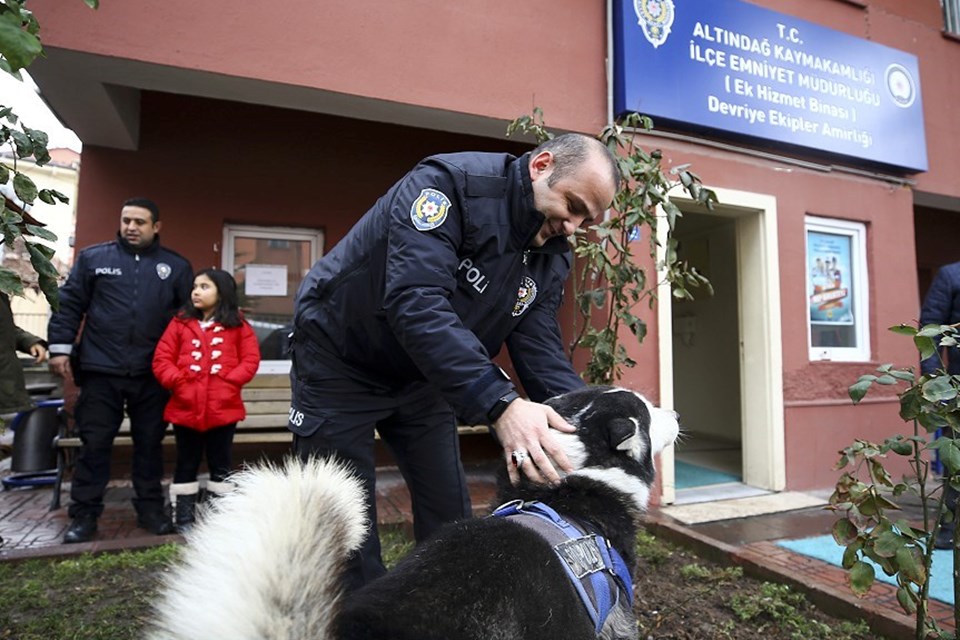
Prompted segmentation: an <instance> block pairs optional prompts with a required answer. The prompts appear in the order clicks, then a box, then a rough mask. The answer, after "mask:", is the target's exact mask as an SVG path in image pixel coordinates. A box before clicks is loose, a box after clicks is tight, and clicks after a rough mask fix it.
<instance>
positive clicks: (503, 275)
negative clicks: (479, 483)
mask: <svg viewBox="0 0 960 640" xmlns="http://www.w3.org/2000/svg"><path fill="white" fill-rule="evenodd" d="M618 181H619V172H618V170H617V166H616V161H615V159H614V157H613V156H612V155H611V154H610V152H609V151H608V150H607V148H606V147H605V146H604V145H602V144H601V143H600V142H598V141H597V140H595V139H593V138H590V137H587V136H583V135H579V134H565V135H562V136H559V137H557V138H555V139H554V140H551V141H549V142H547V143H545V144H543V145H541V146H540V147H538V148H537V149H535V150H534V151H533V152H531V153H528V154H526V155H524V156H522V157H520V158H516V157H514V156H511V155H507V154H494V153H457V154H449V155H439V156H433V157H430V158H427V159H425V160H423V161H422V162H421V163H420V164H418V165H417V166H416V167H415V168H414V169H413V170H412V171H411V172H410V173H408V174H407V175H406V176H405V177H404V178H403V179H401V180H400V181H399V182H398V183H397V184H395V185H394V186H393V187H392V188H391V189H390V190H389V191H388V192H387V193H386V194H385V195H384V196H383V197H381V198H380V199H379V200H378V201H377V202H376V204H374V206H373V207H372V208H371V209H370V210H369V211H368V212H367V213H366V214H365V215H364V216H363V217H362V218H361V219H360V221H359V222H358V223H357V224H356V225H355V226H354V227H353V229H352V230H351V231H350V232H349V233H348V234H347V236H346V237H345V238H344V239H343V240H342V241H341V242H340V243H338V244H337V245H336V246H335V247H334V248H333V250H332V251H330V253H329V254H327V255H326V256H324V258H323V259H321V260H320V261H319V262H317V263H316V264H315V265H314V266H313V268H312V269H311V270H310V272H309V274H308V275H307V277H306V278H305V280H304V281H303V282H302V283H301V286H300V289H299V291H298V293H297V300H296V304H295V318H294V333H293V366H292V370H291V384H292V390H293V398H292V406H291V409H290V422H289V427H290V429H291V430H292V431H293V432H294V434H295V437H294V449H295V451H296V452H297V453H298V454H299V455H300V456H301V457H303V458H306V457H308V456H310V455H315V454H321V455H326V454H332V453H333V454H336V455H338V456H339V457H340V458H342V459H344V460H346V461H348V462H349V463H350V464H351V465H353V466H354V467H355V468H356V470H357V472H358V473H359V475H360V477H361V478H362V479H363V480H364V482H365V485H366V490H367V510H368V516H369V519H370V522H371V524H372V531H371V534H370V535H369V536H368V538H367V540H366V541H365V543H364V546H363V548H362V549H361V551H360V553H359V555H358V556H357V557H355V558H353V559H352V562H351V567H350V569H349V571H348V573H347V578H346V580H347V584H346V586H347V587H348V588H355V587H357V586H360V585H361V584H363V583H364V582H366V581H369V580H371V579H373V578H375V577H377V576H378V575H380V574H382V573H383V572H384V568H383V564H382V562H381V559H380V545H379V541H378V539H377V531H376V522H377V519H376V512H375V508H376V507H375V500H374V482H375V470H374V454H373V451H374V449H373V444H374V429H376V431H377V432H378V433H379V435H380V437H381V438H382V440H383V441H384V442H385V443H386V444H387V446H388V447H390V449H391V450H392V452H393V453H394V455H395V458H396V460H397V463H398V465H399V467H400V470H401V472H402V473H403V476H404V478H405V480H406V482H407V486H408V488H409V489H410V492H411V496H412V505H413V512H414V533H415V536H416V538H417V540H418V541H420V540H423V539H424V538H426V537H427V536H429V535H430V534H431V533H432V532H433V531H434V530H435V529H436V528H437V527H439V526H440V525H441V524H442V523H443V522H447V521H450V520H455V519H458V518H461V517H467V516H469V515H470V497H469V494H468V492H467V488H466V482H465V479H464V472H463V467H462V465H461V464H460V456H459V453H460V452H459V443H458V439H457V431H456V418H455V417H454V416H455V415H456V416H458V417H459V419H460V420H461V421H462V422H463V423H465V424H482V423H483V424H490V425H492V427H493V428H494V431H495V433H496V436H497V438H498V440H499V442H500V444H501V445H502V446H503V448H504V457H505V460H506V462H507V469H508V472H509V474H510V477H511V479H512V480H513V481H517V480H518V479H519V474H520V472H522V473H524V474H526V475H527V476H528V477H529V478H530V479H532V480H534V481H537V482H543V481H557V480H559V475H558V473H557V470H556V469H554V467H553V465H552V464H551V462H550V459H548V455H549V456H550V458H552V459H553V460H554V461H555V462H556V464H557V465H558V466H559V467H560V468H561V469H562V470H569V468H570V467H569V461H568V460H567V458H566V456H565V455H564V453H563V451H562V450H561V448H560V447H559V445H558V443H557V442H556V441H555V439H554V436H553V435H552V434H551V432H550V429H551V428H553V429H557V430H560V431H572V430H573V428H572V427H571V426H570V425H568V424H567V423H566V422H565V421H564V420H563V419H562V418H561V417H560V416H559V415H557V414H556V412H554V411H553V410H552V409H550V408H549V407H547V406H545V405H542V404H538V402H541V401H543V400H545V399H547V398H549V397H551V396H553V395H556V394H559V393H564V392H567V391H571V390H573V389H576V388H579V387H580V386H583V384H584V383H583V381H582V380H581V379H580V377H579V376H578V375H577V373H576V372H575V371H574V370H573V368H572V366H571V364H570V361H569V360H568V358H567V357H566V356H565V354H564V349H563V344H562V341H561V335H560V329H559V326H558V323H557V318H556V316H557V311H558V308H559V307H560V303H561V299H562V295H563V287H564V283H565V281H566V279H567V274H568V273H569V271H570V266H571V253H570V249H569V244H568V242H567V237H568V236H570V235H572V234H573V232H574V231H575V230H576V229H577V227H579V226H580V225H581V224H583V223H584V222H590V221H593V220H596V219H597V218H599V217H601V216H602V215H603V213H604V211H605V210H606V209H607V208H608V207H609V206H610V204H611V202H612V200H613V197H614V193H615V191H616V188H617V184H618ZM503 344H506V345H507V347H508V349H509V352H510V356H511V360H512V362H513V364H514V366H515V367H516V370H517V373H518V375H519V377H520V380H521V381H522V383H523V387H524V390H525V391H526V393H527V394H528V395H529V397H530V398H531V399H532V400H533V401H527V400H524V399H522V398H520V397H519V394H518V392H517V389H516V388H515V387H514V384H513V382H512V381H511V380H510V379H509V378H508V377H507V375H506V374H505V373H504V372H503V371H502V370H501V369H500V368H499V367H498V366H497V365H495V364H494V363H493V362H492V361H491V359H492V358H493V357H495V356H496V355H497V353H498V352H499V351H500V349H501V347H502V346H503Z"/></svg>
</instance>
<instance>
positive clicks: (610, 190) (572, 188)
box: [530, 151, 615, 247]
mask: <svg viewBox="0 0 960 640" xmlns="http://www.w3.org/2000/svg"><path fill="white" fill-rule="evenodd" d="M554 168H555V165H554V161H553V154H552V153H551V152H549V151H544V152H541V153H539V154H537V155H536V156H535V157H533V158H532V159H531V160H530V180H531V181H532V183H533V204H534V206H535V207H536V208H537V211H539V212H540V213H542V214H543V216H544V218H546V219H545V220H544V221H543V226H542V227H540V231H539V233H537V235H536V237H535V238H534V239H533V241H532V242H531V243H530V244H531V246H534V247H542V246H543V244H544V243H545V242H546V241H547V240H549V239H551V238H554V237H558V236H564V237H570V236H572V235H573V233H574V232H575V231H576V230H577V229H578V228H579V227H580V226H581V225H583V224H590V223H592V222H593V221H594V220H597V219H599V218H600V217H602V216H603V212H604V211H605V210H606V209H607V208H609V207H610V204H611V203H612V202H613V196H614V191H615V189H614V184H613V178H612V177H611V175H610V165H609V163H608V162H607V160H606V158H604V157H602V156H601V155H600V153H597V152H594V153H593V155H592V156H591V157H590V158H589V159H588V160H587V161H585V162H584V163H583V164H582V165H580V166H579V167H577V168H576V169H574V170H573V171H571V172H569V173H567V175H565V176H563V177H561V178H560V179H558V180H556V181H555V182H554V183H553V184H552V185H551V184H549V182H550V174H552V173H553V170H554Z"/></svg>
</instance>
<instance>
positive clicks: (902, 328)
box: [889, 324, 917, 337]
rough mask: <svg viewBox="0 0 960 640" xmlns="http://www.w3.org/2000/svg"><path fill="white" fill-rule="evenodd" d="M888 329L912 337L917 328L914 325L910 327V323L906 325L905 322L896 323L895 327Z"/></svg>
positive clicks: (915, 333)
mask: <svg viewBox="0 0 960 640" xmlns="http://www.w3.org/2000/svg"><path fill="white" fill-rule="evenodd" d="M889 330H890V331H892V332H894V333H899V334H900V335H902V336H911V337H912V336H915V335H917V329H916V327H911V326H910V325H906V324H898V325H897V326H895V327H890V328H889Z"/></svg>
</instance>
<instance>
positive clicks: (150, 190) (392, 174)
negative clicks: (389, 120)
mask: <svg viewBox="0 0 960 640" xmlns="http://www.w3.org/2000/svg"><path fill="white" fill-rule="evenodd" d="M142 111H143V134H142V141H141V142H142V144H141V148H140V150H138V151H135V152H134V151H119V150H116V149H107V148H103V147H84V150H83V163H84V172H83V174H82V175H81V179H80V190H81V192H82V194H83V197H82V198H81V199H80V204H79V211H78V217H79V218H80V219H81V220H83V221H84V222H83V224H82V225H80V226H79V227H78V229H77V246H78V247H83V246H86V245H89V244H93V243H95V242H102V241H104V240H109V239H112V238H113V237H114V236H115V234H116V232H117V229H118V228H119V224H120V205H121V203H122V202H123V201H124V200H125V199H127V198H129V197H133V196H146V197H149V198H153V199H155V200H156V202H157V203H158V204H159V205H160V210H161V222H162V223H163V229H162V230H161V237H162V239H163V242H164V244H165V245H167V246H168V247H170V248H173V249H175V250H177V251H179V252H180V253H182V254H183V255H185V256H186V257H187V258H189V259H190V261H191V262H192V263H193V265H194V267H196V268H200V267H204V266H211V265H213V266H219V265H220V255H219V253H218V250H219V243H220V242H221V237H222V228H223V224H224V223H227V222H230V223H242V224H266V225H275V226H291V227H311V228H321V229H323V230H324V231H325V234H326V235H325V242H326V247H325V249H326V250H329V249H330V247H332V246H333V245H334V244H335V243H336V242H337V241H338V240H339V239H340V238H341V237H343V235H344V234H345V233H346V232H347V230H349V229H350V227H351V226H352V225H353V223H354V222H355V221H356V220H357V219H358V218H359V217H360V216H361V215H362V214H363V213H364V212H365V211H366V210H367V209H368V208H369V207H370V206H371V205H372V204H373V203H374V201H375V200H376V199H377V198H378V197H379V196H380V195H381V194H382V193H383V192H385V191H386V190H387V188H389V187H390V185H392V184H393V183H394V182H396V181H397V180H398V179H399V178H401V177H402V176H403V174H404V173H406V172H407V171H408V170H409V169H410V168H412V167H413V165H414V164H416V163H417V161H419V160H420V159H421V158H423V157H425V156H428V155H431V154H434V153H444V152H451V151H463V150H467V149H475V150H481V151H482V150H496V151H504V152H513V153H517V154H519V153H523V152H525V151H527V150H528V149H529V146H528V145H524V144H520V143H512V142H506V143H505V142H501V141H496V140H490V139H486V138H476V137H471V136H459V135H454V134H448V133H444V132H439V131H429V130H422V129H412V128H409V127H399V126H392V125H389V124H381V123H374V122H362V121H357V120H350V119H344V118H337V117H333V116H321V115H315V114H308V113H304V112H299V111H292V110H283V109H273V108H267V107H260V106H256V105H247V104H241V103H235V102H225V101H218V100H207V99H201V98H190V97H187V96H174V95H169V94H156V93H144V95H143V104H142ZM184 114H189V117H184Z"/></svg>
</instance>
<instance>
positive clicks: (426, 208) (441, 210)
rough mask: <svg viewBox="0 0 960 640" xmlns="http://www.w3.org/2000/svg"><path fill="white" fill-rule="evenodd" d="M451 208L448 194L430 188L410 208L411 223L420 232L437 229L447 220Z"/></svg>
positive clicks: (421, 193) (422, 192)
mask: <svg viewBox="0 0 960 640" xmlns="http://www.w3.org/2000/svg"><path fill="white" fill-rule="evenodd" d="M450 206H451V205H450V198H448V197H447V196H446V194H444V193H443V192H442V191H439V190H437V189H431V188H429V187H428V188H426V189H424V190H423V191H421V192H420V195H419V196H418V197H417V199H416V200H414V201H413V205H411V207H410V221H411V222H413V226H414V227H416V228H417V230H418V231H430V230H432V229H436V228H437V227H439V226H440V225H442V224H443V222H444V220H446V219H447V213H448V212H449V211H450Z"/></svg>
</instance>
